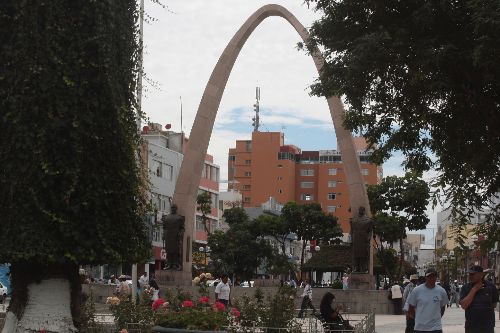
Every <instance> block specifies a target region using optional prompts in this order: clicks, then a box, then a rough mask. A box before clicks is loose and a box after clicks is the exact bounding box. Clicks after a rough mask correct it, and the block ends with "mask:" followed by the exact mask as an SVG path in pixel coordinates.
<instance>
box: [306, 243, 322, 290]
mask: <svg viewBox="0 0 500 333" xmlns="http://www.w3.org/2000/svg"><path fill="white" fill-rule="evenodd" d="M308 250H309V252H311V254H312V253H314V252H319V251H320V250H321V248H320V247H319V245H316V246H314V245H309V246H308ZM309 273H310V274H311V272H309ZM322 274H323V273H322ZM309 278H310V280H311V282H312V281H316V271H314V277H313V276H309Z"/></svg>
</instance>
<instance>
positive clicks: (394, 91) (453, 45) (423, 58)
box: [307, 0, 500, 239]
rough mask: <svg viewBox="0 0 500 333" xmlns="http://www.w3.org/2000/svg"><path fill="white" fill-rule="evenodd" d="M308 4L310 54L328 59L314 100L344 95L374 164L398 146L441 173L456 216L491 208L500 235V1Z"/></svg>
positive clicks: (349, 121)
mask: <svg viewBox="0 0 500 333" xmlns="http://www.w3.org/2000/svg"><path fill="white" fill-rule="evenodd" d="M307 2H308V3H310V4H312V5H314V7H315V10H317V11H319V12H321V13H322V17H321V19H319V20H318V21H316V22H315V23H314V24H313V25H312V27H311V30H310V32H311V39H310V43H309V45H308V48H309V50H314V49H315V48H316V47H318V48H319V49H320V50H321V51H322V52H323V54H324V57H325V66H324V67H323V70H322V72H321V74H320V79H319V80H318V82H317V83H316V84H314V85H313V87H312V92H313V94H316V95H322V96H331V95H338V96H342V97H343V98H345V101H346V102H347V104H348V107H349V108H348V111H347V113H346V117H345V121H344V124H345V125H346V126H347V127H348V128H349V129H351V130H355V131H359V132H360V133H361V134H362V135H363V136H365V137H366V138H367V139H368V141H369V142H370V143H373V144H377V147H376V148H377V149H376V151H375V153H374V154H373V155H372V158H373V159H374V160H375V162H377V163H381V162H383V161H384V160H386V159H387V158H388V157H389V156H390V155H391V154H392V153H393V152H394V151H397V150H400V151H402V152H403V154H404V155H405V156H406V160H405V162H404V164H405V166H406V167H407V168H410V169H415V170H418V171H425V170H428V169H430V168H434V169H435V170H437V171H438V176H437V179H436V180H435V184H434V185H436V186H438V187H440V188H441V189H442V191H443V192H444V194H445V197H444V199H446V201H447V203H448V204H450V205H451V206H452V207H453V208H454V213H455V215H456V217H457V218H458V217H466V216H465V215H467V214H469V213H472V211H473V210H481V209H484V207H485V206H488V205H489V206H491V205H493V206H494V207H493V209H492V210H490V211H489V212H490V213H491V214H490V217H491V220H490V221H489V224H490V225H493V227H488V230H489V231H488V230H486V231H487V232H488V234H489V235H490V237H489V238H492V237H491V236H494V237H496V238H497V239H498V235H499V233H498V224H499V222H500V221H499V219H500V214H499V210H500V202H499V201H497V202H496V203H492V202H491V199H492V197H493V196H494V195H495V194H496V193H497V192H499V189H500V127H499V126H498V124H500V63H499V62H498V55H499V54H500V43H499V41H500V2H499V1H498V0H485V1H477V0H463V1H417V0H408V1H371V0H365V1H329V0H310V1H307ZM434 157H435V158H434ZM463 220H464V221H466V219H463ZM492 228H493V229H494V230H493V229H492ZM495 235H496V236H495Z"/></svg>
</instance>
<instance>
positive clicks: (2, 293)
mask: <svg viewBox="0 0 500 333" xmlns="http://www.w3.org/2000/svg"><path fill="white" fill-rule="evenodd" d="M6 298H7V287H6V286H4V285H3V284H2V283H1V282H0V303H3V302H4V301H5V299H6Z"/></svg>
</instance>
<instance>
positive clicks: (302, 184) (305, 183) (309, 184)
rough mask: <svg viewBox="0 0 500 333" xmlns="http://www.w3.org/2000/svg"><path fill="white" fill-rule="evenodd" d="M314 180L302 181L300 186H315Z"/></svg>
mask: <svg viewBox="0 0 500 333" xmlns="http://www.w3.org/2000/svg"><path fill="white" fill-rule="evenodd" d="M313 187H314V182H300V188H313Z"/></svg>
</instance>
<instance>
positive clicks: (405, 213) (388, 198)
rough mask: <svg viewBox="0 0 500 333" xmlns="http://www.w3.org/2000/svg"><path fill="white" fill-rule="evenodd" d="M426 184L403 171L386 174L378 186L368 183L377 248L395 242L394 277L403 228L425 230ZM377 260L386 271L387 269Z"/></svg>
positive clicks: (401, 258)
mask: <svg viewBox="0 0 500 333" xmlns="http://www.w3.org/2000/svg"><path fill="white" fill-rule="evenodd" d="M429 191H430V189H429V185H428V184H427V183H426V182H425V181H424V180H422V179H421V178H420V177H419V175H418V174H416V173H411V172H407V173H406V174H405V176H404V177H398V176H390V177H386V178H384V179H383V180H382V182H381V183H380V184H378V185H369V186H368V198H369V200H370V209H371V210H372V216H373V219H374V222H375V223H374V232H375V234H376V235H377V236H379V238H380V244H378V246H377V248H378V251H379V252H380V251H382V250H384V246H383V242H388V243H390V244H392V243H394V242H397V241H399V246H400V265H399V268H400V269H399V272H397V276H400V275H401V269H402V267H403V261H404V248H403V239H404V238H406V228H408V229H409V230H422V229H425V227H426V226H427V224H428V223H429V218H428V217H427V214H426V208H427V205H428V204H429V198H430V194H429ZM380 258H381V261H382V263H383V265H384V267H385V269H386V272H387V273H389V271H390V268H389V267H388V265H386V264H385V263H384V260H383V259H384V258H385V257H384V256H381V257H380Z"/></svg>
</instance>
